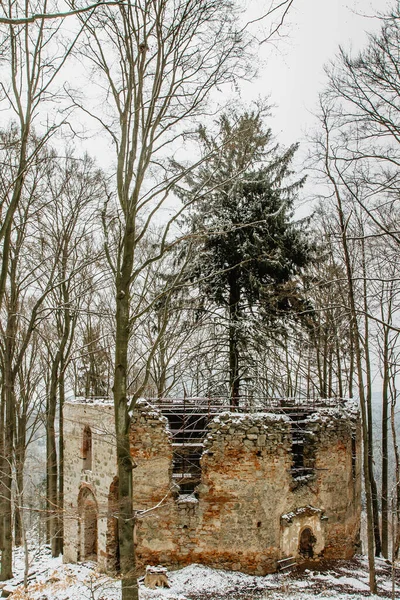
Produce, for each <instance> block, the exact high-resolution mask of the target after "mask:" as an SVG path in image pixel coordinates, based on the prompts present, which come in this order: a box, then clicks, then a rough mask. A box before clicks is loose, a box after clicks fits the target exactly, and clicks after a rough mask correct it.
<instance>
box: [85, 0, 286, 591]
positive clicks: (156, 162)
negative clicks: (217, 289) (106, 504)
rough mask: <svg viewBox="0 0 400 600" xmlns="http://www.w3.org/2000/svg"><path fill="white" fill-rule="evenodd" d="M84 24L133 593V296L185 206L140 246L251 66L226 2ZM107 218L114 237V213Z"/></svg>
mask: <svg viewBox="0 0 400 600" xmlns="http://www.w3.org/2000/svg"><path fill="white" fill-rule="evenodd" d="M283 4H286V3H283ZM74 6H75V5H74ZM238 24H239V27H238ZM242 29H243V27H242ZM86 32H87V37H86V40H85V44H84V45H83V47H82V55H83V56H84V58H85V60H86V61H90V64H91V65H92V67H93V69H94V72H95V80H94V83H98V84H99V93H100V95H101V98H102V101H103V108H104V110H103V111H101V112H99V111H95V110H94V109H93V108H91V107H90V106H89V105H88V104H87V103H83V102H80V106H81V108H82V110H83V111H84V112H86V113H87V114H90V115H91V116H93V117H94V118H95V119H96V120H97V122H98V123H99V124H100V125H101V127H102V128H103V130H104V131H106V132H107V133H108V134H109V136H110V138H111V141H112V143H113V145H114V148H115V158H116V175H115V181H116V200H117V204H118V207H119V217H118V218H119V222H120V238H119V239H118V240H116V241H115V242H114V245H112V244H111V240H110V238H109V239H108V242H107V245H106V252H107V253H108V257H109V261H110V266H111V268H112V270H113V273H114V281H115V296H116V311H115V316H116V338H115V344H116V351H115V377H114V388H113V392H114V404H115V416H116V435H117V459H118V475H119V515H120V523H119V525H120V526H119V541H120V557H121V570H122V573H123V584H122V594H123V598H124V600H128V599H133V598H135V599H136V598H137V597H138V592H137V582H136V572H135V553H134V544H133V529H134V521H135V515H134V514H133V509H132V468H133V464H132V460H131V456H130V446H129V431H130V423H131V414H132V411H133V410H134V408H135V401H136V398H137V397H138V395H139V394H140V393H141V392H142V390H143V389H144V386H145V385H146V383H147V381H148V378H149V376H150V369H149V368H146V370H145V374H144V377H143V380H142V384H141V385H139V386H138V387H137V388H136V389H135V392H134V394H133V397H132V398H131V399H128V394H129V389H128V386H129V382H128V347H129V340H130V337H131V336H132V335H134V334H135V329H136V326H137V323H138V320H139V319H140V317H141V315H143V314H144V313H145V312H146V311H147V310H148V309H149V306H150V305H149V304H146V301H145V298H143V297H142V296H141V297H140V299H139V298H137V297H136V296H133V294H132V289H133V286H134V285H135V284H136V285H137V284H138V283H140V280H141V278H142V277H145V270H146V269H147V267H148V266H149V264H151V263H154V262H156V261H158V260H159V259H160V257H161V256H163V254H164V253H165V252H166V251H168V248H169V247H170V246H171V244H172V238H173V234H174V233H176V230H175V231H174V225H175V224H176V222H177V219H178V217H179V214H181V213H182V211H183V209H184V207H183V206H182V205H180V206H179V207H178V208H177V210H176V211H175V212H174V211H172V212H174V214H173V215H172V216H168V217H167V218H165V217H164V219H163V220H164V223H165V226H164V228H163V232H162V234H161V235H160V239H159V242H158V244H157V245H156V246H155V247H154V249H153V254H152V256H150V257H148V258H147V259H146V260H144V261H141V260H140V257H139V256H138V253H137V249H138V246H139V244H140V242H141V240H142V239H143V237H144V236H145V235H146V233H147V231H148V229H149V226H150V224H151V223H152V221H153V220H154V219H155V218H156V217H158V215H159V213H160V209H161V208H162V206H163V204H164V201H165V200H166V198H167V196H168V194H169V192H170V191H171V190H172V189H173V187H174V185H175V184H176V183H177V182H178V181H179V180H180V179H181V178H182V177H183V176H184V173H182V172H181V171H179V172H175V173H174V172H173V170H171V168H170V163H169V161H168V160H167V159H168V155H169V156H171V154H172V153H174V152H176V151H178V150H179V149H180V148H181V147H182V144H183V143H184V140H185V136H186V135H187V134H188V133H189V132H190V131H193V123H194V121H195V120H196V119H198V120H199V119H202V118H204V117H205V115H206V114H207V111H210V110H212V108H211V106H209V107H208V109H207V108H206V101H207V100H209V98H210V95H211V93H212V92H214V91H215V90H216V87H217V86H223V85H229V83H230V82H233V81H234V79H236V78H237V77H240V76H241V75H244V74H245V68H246V66H245V64H244V60H243V59H244V56H245V54H246V50H247V47H248V44H247V42H246V41H245V38H244V35H243V31H242V32H241V31H240V20H239V14H238V7H237V5H236V3H235V2H231V1H228V0H218V2H217V1H215V0H178V1H176V2H172V1H171V0H140V1H138V2H136V3H135V4H121V5H119V6H118V7H116V8H111V7H104V8H102V9H101V10H100V9H97V10H96V12H95V14H94V15H93V16H92V17H91V19H90V20H89V21H88V22H87V25H86ZM75 102H76V101H75ZM76 103H77V104H79V103H78V102H76ZM214 110H215V109H214ZM188 168H191V166H188ZM104 224H105V232H106V236H107V234H108V224H109V220H108V217H107V211H105V215H104ZM173 283H174V282H173V281H169V282H168V284H167V289H166V291H164V292H163V291H162V290H160V294H161V293H164V294H166V296H165V299H164V301H165V303H166V304H165V311H167V309H168V307H167V300H168V297H171V292H170V290H171V288H172V286H173ZM161 333H162V329H161V330H160V335H159V336H157V340H155V342H154V345H153V346H152V347H151V348H150V349H149V353H148V359H147V361H146V362H147V364H148V360H149V359H150V358H151V356H152V355H153V354H154V352H155V350H156V347H157V345H158V344H159V342H160V340H161Z"/></svg>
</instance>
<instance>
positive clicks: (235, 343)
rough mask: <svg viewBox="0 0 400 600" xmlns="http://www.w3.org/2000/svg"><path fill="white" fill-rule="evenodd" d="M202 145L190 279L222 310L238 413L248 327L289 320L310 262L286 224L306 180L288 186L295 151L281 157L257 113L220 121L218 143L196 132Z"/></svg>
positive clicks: (297, 233) (306, 248) (305, 244)
mask: <svg viewBox="0 0 400 600" xmlns="http://www.w3.org/2000/svg"><path fill="white" fill-rule="evenodd" d="M201 139H202V142H203V144H204V147H205V149H206V151H207V152H210V151H211V152H212V156H213V157H212V159H211V160H209V161H207V163H206V164H205V165H204V166H203V167H202V169H201V171H200V173H199V176H198V178H197V179H196V180H194V179H193V180H192V181H191V185H190V193H191V194H199V193H200V192H201V191H202V190H204V189H205V186H206V187H207V189H208V190H211V191H208V192H207V193H205V194H203V200H202V201H199V202H197V203H196V204H195V209H194V212H193V215H192V219H193V221H192V227H193V229H194V231H195V232H196V234H200V237H201V240H202V241H201V247H200V252H199V253H198V256H197V259H196V261H195V266H194V272H195V277H196V278H197V279H198V282H199V286H200V290H201V292H202V294H203V295H204V296H206V297H207V298H208V299H209V300H212V301H213V302H214V303H215V304H216V305H217V306H219V307H225V308H226V309H227V317H228V338H229V388H230V396H231V404H232V406H237V405H238V403H239V393H240V380H241V373H242V370H241V368H242V367H243V366H244V363H245V361H244V360H243V357H242V356H241V354H243V349H244V348H245V343H246V333H245V331H244V330H245V329H246V327H245V324H246V319H248V317H249V315H250V314H251V315H252V316H253V317H256V318H257V319H263V320H269V321H271V320H274V319H277V318H278V317H279V316H282V315H283V314H285V313H287V312H288V311H289V310H290V309H291V308H292V307H293V304H294V301H295V293H294V291H295V290H296V286H293V284H291V285H288V284H290V283H291V282H292V281H293V278H294V277H295V275H296V274H297V273H298V272H299V270H300V269H301V268H302V267H304V266H305V265H306V264H307V262H308V260H309V256H310V249H311V248H310V243H309V241H308V240H307V237H306V235H305V232H304V230H302V228H301V227H299V225H298V224H296V223H294V222H293V221H292V217H293V201H294V199H295V197H296V193H297V191H298V190H299V188H300V187H301V186H302V185H303V183H304V178H302V179H297V180H295V181H293V178H292V175H293V173H292V171H291V168H290V165H291V161H292V159H293V155H294V153H295V151H296V150H297V144H294V145H292V146H290V148H288V149H287V150H285V151H284V152H282V151H281V150H280V148H279V147H278V145H276V144H274V143H273V140H272V134H271V130H270V129H264V127H263V122H262V116H261V114H259V113H245V114H243V115H241V116H235V117H234V118H229V117H227V116H226V115H225V116H223V117H222V118H221V121H220V130H219V134H218V136H217V137H216V138H214V139H212V138H210V137H208V135H207V133H206V132H205V130H202V131H201Z"/></svg>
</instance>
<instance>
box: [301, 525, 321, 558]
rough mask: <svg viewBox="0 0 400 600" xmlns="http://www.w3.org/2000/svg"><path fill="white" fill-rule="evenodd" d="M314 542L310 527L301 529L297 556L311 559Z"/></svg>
mask: <svg viewBox="0 0 400 600" xmlns="http://www.w3.org/2000/svg"><path fill="white" fill-rule="evenodd" d="M316 541H317V540H316V538H315V536H314V534H313V532H312V530H311V529H310V527H306V528H305V529H303V531H302V532H301V535H300V542H299V554H300V555H301V556H303V557H304V558H313V557H314V545H315V542H316Z"/></svg>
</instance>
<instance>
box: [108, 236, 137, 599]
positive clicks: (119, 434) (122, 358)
mask: <svg viewBox="0 0 400 600" xmlns="http://www.w3.org/2000/svg"><path fill="white" fill-rule="evenodd" d="M134 241H135V234H134V229H133V228H130V227H129V226H128V227H127V231H126V235H125V239H124V255H123V261H122V265H121V271H120V275H119V276H118V277H117V281H116V338H115V374H114V388H113V393H114V410H115V424H116V438H117V439H116V441H117V465H118V478H119V484H118V511H119V515H118V538H119V553H120V554H119V556H120V567H121V575H122V600H139V592H138V584H137V574H136V556H135V546H134V538H133V532H134V514H133V507H132V468H133V462H132V458H131V452H130V425H131V418H130V415H129V412H128V398H127V373H128V343H129V335H130V277H131V273H132V267H133V256H134ZM133 408H134V407H133Z"/></svg>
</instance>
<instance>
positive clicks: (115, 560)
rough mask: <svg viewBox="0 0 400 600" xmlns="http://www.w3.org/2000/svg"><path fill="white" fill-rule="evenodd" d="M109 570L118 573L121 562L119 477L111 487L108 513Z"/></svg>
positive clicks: (107, 551)
mask: <svg viewBox="0 0 400 600" xmlns="http://www.w3.org/2000/svg"><path fill="white" fill-rule="evenodd" d="M106 554H107V570H108V571H110V572H111V573H118V572H119V569H120V562H119V540H118V476H115V477H114V479H113V480H112V483H111V485H110V491H109V494H108V512H107V540H106Z"/></svg>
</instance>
